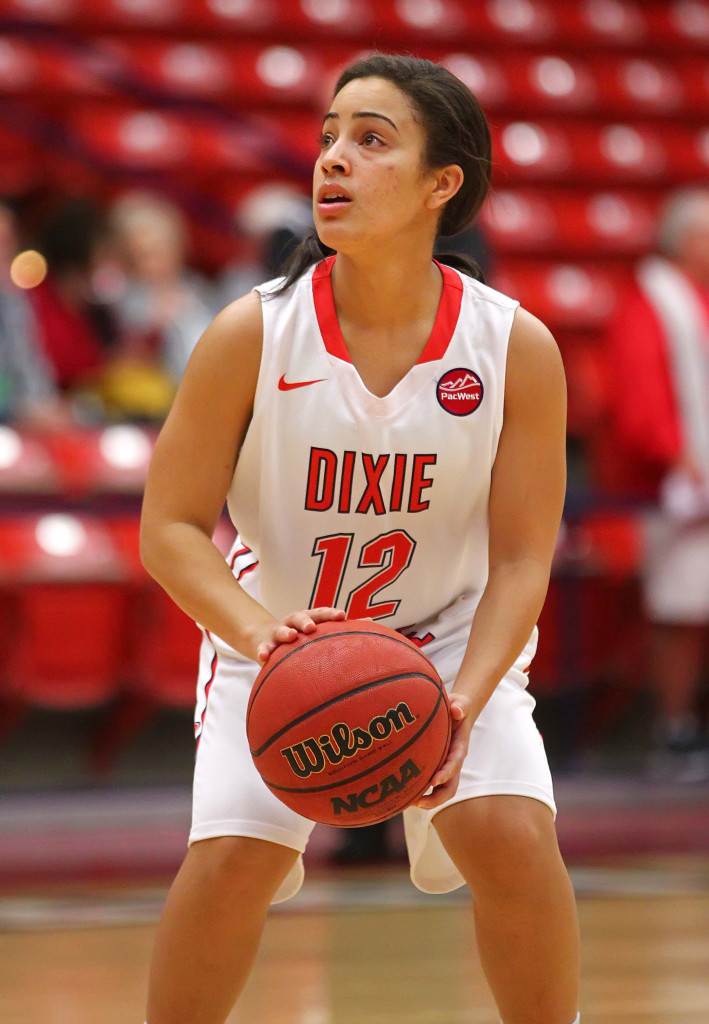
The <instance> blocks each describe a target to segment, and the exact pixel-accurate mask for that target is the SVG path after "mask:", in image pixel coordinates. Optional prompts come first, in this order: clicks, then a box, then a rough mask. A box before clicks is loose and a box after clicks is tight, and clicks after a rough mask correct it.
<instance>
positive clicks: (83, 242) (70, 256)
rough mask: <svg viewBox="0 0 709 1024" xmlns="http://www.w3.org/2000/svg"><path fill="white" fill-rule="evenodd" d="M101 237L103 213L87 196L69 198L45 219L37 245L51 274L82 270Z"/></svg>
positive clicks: (84, 268)
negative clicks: (83, 197) (85, 197)
mask: <svg viewBox="0 0 709 1024" xmlns="http://www.w3.org/2000/svg"><path fill="white" fill-rule="evenodd" d="M104 236H105V224H104V217H103V214H102V212H101V210H100V208H99V207H98V206H96V204H95V203H93V202H91V201H90V200H88V199H69V200H66V201H64V202H62V203H61V204H60V205H59V206H57V207H56V208H55V209H54V210H53V211H52V212H51V214H50V215H49V217H48V218H47V220H46V221H45V223H44V225H43V227H42V229H41V232H40V238H39V247H40V249H41V251H42V253H43V254H44V256H45V257H46V260H47V263H48V264H49V269H50V270H51V271H52V272H53V273H58V274H62V273H66V272H69V271H77V270H78V271H81V272H82V273H83V272H86V271H87V270H89V269H90V267H91V261H92V258H93V256H94V255H95V252H96V247H97V245H98V244H99V243H100V241H101V240H102V238H103V237H104Z"/></svg>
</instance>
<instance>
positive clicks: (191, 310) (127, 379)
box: [0, 189, 310, 429]
mask: <svg viewBox="0 0 709 1024" xmlns="http://www.w3.org/2000/svg"><path fill="white" fill-rule="evenodd" d="M309 226H310V213H309V202H308V200H307V199H306V198H304V197H302V196H300V195H299V194H298V193H296V192H295V191H289V190H287V189H281V190H279V189H276V190H270V191H269V190H266V191H265V192H264V194H263V195H262V196H260V197H255V198H254V202H253V204H252V205H251V207H250V208H249V210H248V211H247V212H246V213H245V215H244V218H243V224H242V225H241V228H242V234H243V241H244V245H243V247H242V249H243V253H244V256H243V257H242V259H241V260H240V261H239V262H238V263H235V264H234V265H230V266H227V267H225V268H224V270H223V272H222V273H221V274H220V275H219V276H218V277H217V278H216V279H212V278H207V277H206V276H204V275H202V274H200V273H198V272H197V271H195V270H194V269H192V268H191V267H190V264H189V232H188V226H187V224H186V221H185V218H184V217H183V215H182V213H181V212H180V210H179V209H178V208H177V206H175V205H174V204H173V203H172V202H170V201H169V200H168V199H166V198H165V197H163V196H161V195H158V194H152V193H149V192H145V191H135V192H129V193H126V194H124V195H122V196H121V197H120V198H118V199H117V200H116V201H115V202H114V203H113V205H112V206H111V207H110V208H108V209H105V208H102V207H100V206H98V205H97V204H95V203H93V202H90V201H88V200H84V199H70V200H66V201H62V202H57V203H56V204H54V205H53V206H52V207H51V208H50V209H49V210H48V211H47V212H46V214H45V216H44V217H42V218H41V219H40V222H39V224H38V225H37V226H36V227H34V229H33V230H32V232H29V231H28V230H27V229H26V227H25V225H24V224H23V223H22V217H21V216H19V215H18V213H17V211H14V210H13V209H12V208H11V207H10V206H9V205H7V204H0V421H4V422H11V423H15V424H17V425H20V426H23V425H24V426H26V427H37V426H39V427H42V428H43V429H51V428H52V426H58V427H61V426H65V425H67V424H68V423H72V422H74V423H77V424H78V425H93V424H96V423H101V422H106V421H111V420H133V421H138V422H148V423H149V422H154V423H159V422H160V421H161V420H163V419H164V417H165V416H166V414H167V412H168V410H169V408H170V404H171V402H172V398H173V396H174V393H175V388H176V386H177V384H178V382H179V380H180V378H181V376H182V373H183V371H184V369H185V366H186V364H187V361H188V359H189V357H190V354H191V352H192V349H193V348H194V346H195V344H196V342H197V341H198V339H199V337H200V335H201V334H202V332H203V331H204V329H205V328H206V327H207V325H208V324H209V322H210V321H211V319H212V318H213V317H214V316H215V314H216V313H217V312H218V311H219V310H220V309H222V308H223V307H224V306H225V305H227V304H228V303H229V302H231V301H232V300H234V299H236V298H238V297H239V296H240V295H243V294H245V293H246V292H248V291H249V290H250V289H251V288H252V287H253V286H254V284H256V283H258V282H259V281H263V280H266V279H268V278H270V277H273V276H275V275H276V273H277V272H278V267H279V265H280V263H281V262H282V259H283V257H284V256H285V254H286V253H287V251H288V249H289V247H290V246H291V245H292V244H293V243H294V241H296V240H297V238H298V236H299V234H300V233H302V232H303V231H305V230H307V229H308V227H309Z"/></svg>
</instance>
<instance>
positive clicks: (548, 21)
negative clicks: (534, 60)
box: [478, 0, 558, 45]
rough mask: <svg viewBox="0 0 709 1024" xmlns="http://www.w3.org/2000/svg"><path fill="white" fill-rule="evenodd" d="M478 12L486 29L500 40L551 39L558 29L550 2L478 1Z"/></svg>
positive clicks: (541, 40)
mask: <svg viewBox="0 0 709 1024" xmlns="http://www.w3.org/2000/svg"><path fill="white" fill-rule="evenodd" d="M478 16H479V17H480V19H481V20H482V21H483V25H484V27H485V29H486V30H487V32H488V33H492V34H493V35H494V36H497V37H498V38H499V40H500V41H501V42H502V41H504V42H506V43H512V44H516V43H519V42H523V43H524V44H525V45H526V44H529V43H530V42H531V43H541V42H545V41H547V40H549V39H553V38H554V37H555V36H556V34H557V32H558V19H557V15H556V12H555V10H554V7H553V5H552V4H549V3H544V2H537V0H491V2H490V3H487V4H485V5H484V6H483V5H481V10H480V11H479V15H478Z"/></svg>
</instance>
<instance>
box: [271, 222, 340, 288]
mask: <svg viewBox="0 0 709 1024" xmlns="http://www.w3.org/2000/svg"><path fill="white" fill-rule="evenodd" d="M334 255H335V250H334V249H330V247H329V246H327V245H323V243H322V242H321V241H320V239H319V238H318V236H317V234H316V233H315V232H314V231H311V232H310V234H309V235H306V236H305V238H303V239H302V241H300V242H299V243H298V245H297V246H296V247H295V249H294V250H293V252H292V253H291V254H290V256H289V257H288V260H287V261H286V264H285V266H284V268H283V281H282V282H281V284H279V286H278V288H276V290H275V291H273V292H271V293H270V294H271V296H272V297H273V298H275V297H276V296H277V295H282V294H283V293H284V292H287V291H288V289H289V288H290V286H291V285H293V284H295V282H296V281H297V280H298V278H299V277H302V276H303V274H304V273H305V271H306V270H307V269H308V268H309V267H312V265H313V264H314V263H320V261H321V260H324V259H325V258H326V257H327V256H334Z"/></svg>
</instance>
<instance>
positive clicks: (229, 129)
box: [0, 0, 709, 770]
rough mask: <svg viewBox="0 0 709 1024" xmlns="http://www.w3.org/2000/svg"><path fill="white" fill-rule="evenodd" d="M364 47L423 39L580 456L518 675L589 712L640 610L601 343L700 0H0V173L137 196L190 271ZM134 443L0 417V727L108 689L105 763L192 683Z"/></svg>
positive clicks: (11, 190)
mask: <svg viewBox="0 0 709 1024" xmlns="http://www.w3.org/2000/svg"><path fill="white" fill-rule="evenodd" d="M373 48H379V49H382V50H388V51H406V52H415V53H416V54H419V55H421V56H426V57H431V58H432V59H435V60H439V61H442V62H443V63H445V64H446V65H447V66H449V67H450V68H451V70H452V71H454V72H455V73H456V74H457V75H459V76H460V77H461V78H462V79H463V80H464V81H466V83H468V84H469V85H470V86H471V88H472V89H473V90H474V91H475V92H476V94H477V95H478V96H479V98H480V100H481V102H482V104H483V106H484V108H485V110H486V112H487V114H488V117H489V119H490V122H491V127H492V131H493V138H494V155H495V156H494V158H495V172H494V179H493V185H494V190H493V194H492V197H491V199H490V201H489V202H488V204H487V205H486V207H485V210H484V212H483V216H482V223H483V225H484V229H485V231H486V233H487V236H488V238H489V241H490V245H491V248H492V250H493V252H494V254H495V277H494V280H493V281H492V282H491V283H492V284H494V285H495V286H496V287H498V288H500V290H502V291H505V292H507V293H509V294H510V295H513V296H515V297H516V298H519V299H520V300H521V302H522V303H523V305H525V306H526V307H527V308H528V309H530V310H531V311H532V312H534V313H535V314H537V315H538V316H539V317H540V318H541V319H542V320H544V321H545V322H546V323H548V324H549V326H550V327H551V329H552V330H553V331H554V332H555V335H556V337H557V339H558V341H559V344H560V346H561V349H562V353H563V356H564V359H565V363H566V367H567V372H568V377H569V390H570V408H569V430H570V436H571V438H572V442H573V443H574V444H575V445H576V446H577V448H579V449H580V450H581V451H582V453H583V458H582V467H583V480H584V483H583V486H579V485H578V482H577V481H576V482H574V481H572V488H571V491H570V504H569V510H568V516H567V520H566V523H565V527H564V531H563V532H562V537H561V540H560V544H559V555H558V564H557V569H556V573H555V578H554V581H553V584H552V589H551V592H550V597H549V601H548V604H547V607H546V609H545V611H544V617H543V621H542V624H541V630H542V637H543V641H542V645H541V647H540V654H539V657H538V661H537V663H536V666H535V673H534V679H535V681H534V684H533V688H534V689H536V690H537V692H538V693H539V694H541V695H543V694H544V693H545V692H548V693H556V692H559V691H561V690H564V689H565V690H567V691H568V689H569V688H571V689H572V690H575V691H578V690H579V689H584V688H586V687H590V686H591V684H592V683H593V685H594V686H595V687H596V690H595V692H596V693H605V695H606V696H605V698H602V699H600V700H594V702H593V710H594V714H592V715H591V716H590V717H589V716H586V717H585V718H584V719H583V724H581V718H580V717H579V718H577V719H574V720H573V721H572V722H571V725H570V729H571V738H572V739H573V731H574V729H575V728H577V729H578V730H584V729H585V730H588V729H596V730H602V729H603V728H604V726H605V724H606V723H607V720H608V718H609V716H611V715H614V714H616V713H617V711H618V708H617V705H618V700H616V697H615V696H611V697H609V696H608V694H609V693H612V694H615V693H616V689H617V688H618V687H620V688H621V689H623V688H624V687H625V688H627V691H628V692H631V691H632V689H633V687H637V686H638V685H639V681H638V680H636V679H634V678H633V674H632V672H633V670H632V664H633V658H634V656H635V654H636V653H637V651H638V649H639V646H640V645H641V644H642V629H641V626H640V625H639V621H638V613H637V601H636V593H635V574H636V570H637V564H638V556H639V545H640V540H639V519H638V510H637V509H636V508H634V507H632V506H630V505H627V504H626V503H624V502H623V501H622V500H620V499H614V497H613V495H611V494H610V493H604V491H603V486H602V485H603V481H604V479H605V477H604V471H605V469H606V467H607V466H608V460H609V457H610V456H609V442H608V438H607V437H606V436H605V434H604V416H605V406H604V403H605V382H604V375H605V369H604V363H603V350H602V345H601V338H602V332H603V327H604V324H605V322H606V320H607V318H608V317H609V316H610V314H611V313H612V311H613V309H614V305H615V303H616V301H617V298H618V295H619V290H620V289H622V287H623V284H624V281H625V280H626V279H627V277H628V275H629V273H630V269H631V267H632V265H633V263H634V261H635V260H636V259H637V258H638V256H640V255H641V254H642V253H644V252H646V251H647V250H648V248H649V246H650V245H651V244H652V238H653V228H654V222H655V217H656V214H657V211H658V209H659V206H660V204H661V202H662V200H663V198H664V196H665V195H666V194H667V192H668V191H669V190H671V189H672V188H673V187H676V186H678V185H682V184H688V183H692V182H700V181H706V178H707V173H708V172H709V117H708V116H707V114H708V112H709V62H707V53H708V51H709V4H708V3H703V2H696V0H662V2H659V0H657V2H655V0H650V2H643V3H639V2H630V0H628V2H626V0H579V2H573V3H569V2H567V0H487V2H480V3H469V2H465V0H0V195H5V196H8V197H21V196H22V195H23V194H24V193H25V192H28V191H30V190H31V189H33V188H37V187H40V186H41V187H43V188H46V189H50V190H51V189H52V188H55V189H56V190H57V191H66V187H67V183H70V187H71V190H72V192H74V193H78V194H87V195H90V196H92V197H95V198H97V199H99V200H101V201H106V202H108V201H110V200H111V199H112V198H114V197H115V196H116V195H117V194H119V193H120V192H121V191H122V190H123V189H125V188H127V187H130V186H133V185H135V184H137V183H139V184H141V185H148V186H149V187H151V188H154V189H156V190H163V191H165V193H166V194H168V195H169V196H170V197H171V198H172V199H173V200H174V201H176V202H178V203H179V204H180V206H181V207H182V209H183V210H184V212H185V213H186V214H187V215H188V216H189V217H190V220H191V223H192V228H193V238H194V245H195V259H196V262H197V263H198V264H199V266H200V267H201V268H203V269H204V270H205V271H207V272H211V271H213V270H215V269H216V268H217V267H219V266H220V265H222V264H223V263H224V261H225V260H226V259H227V258H229V257H230V256H233V254H234V253H235V252H236V251H238V238H237V237H236V236H235V230H234V223H235V212H236V211H237V210H238V209H240V208H241V207H242V206H243V204H244V202H247V201H248V195H249V193H250V191H251V190H253V189H254V188H256V187H260V186H262V185H263V184H264V183H265V182H271V181H273V182H288V183H292V184H294V185H296V186H299V187H302V188H303V190H304V191H307V189H308V185H309V179H310V174H311V166H312V159H313V154H314V151H315V138H316V135H317V132H318V130H319V115H320V113H321V111H322V108H323V104H325V103H326V102H327V99H328V96H329V92H330V90H331V87H332V84H333V82H334V80H335V78H336V75H337V72H338V69H339V68H341V67H342V66H343V64H345V63H346V62H347V61H349V60H350V59H352V58H353V57H355V56H357V55H358V54H361V53H363V52H365V51H369V50H371V49H373ZM153 442H154V434H153V433H152V432H151V431H150V430H148V429H145V428H143V427H139V426H135V425H130V426H128V425H111V426H108V427H105V428H100V429H99V428H96V429H93V430H88V429H76V430H73V431H72V430H66V431H63V432H60V433H53V434H51V435H50V434H46V435H43V434H42V433H41V432H34V433H27V432H22V431H19V430H17V429H14V428H13V427H12V426H9V425H8V426H3V427H0V503H2V507H3V515H2V517H0V607H1V608H2V610H3V614H2V616H1V618H0V621H1V622H2V626H0V648H1V651H0V653H2V654H3V657H2V659H1V660H2V665H3V666H4V667H3V669H2V676H1V680H0V684H1V686H2V705H3V708H4V711H5V715H4V719H3V722H4V725H3V728H4V729H5V730H7V729H8V728H10V726H11V724H12V723H13V722H15V721H17V720H19V718H20V717H21V715H22V713H23V711H24V710H26V708H27V707H31V706H41V707H65V708H66V707H76V706H90V705H95V704H106V705H107V707H110V708H111V715H110V716H108V717H107V719H106V723H105V728H104V730H103V732H102V734H101V737H97V743H96V747H95V750H94V754H93V756H94V762H95V767H97V769H103V770H106V769H107V768H110V764H111V759H112V758H113V757H114V756H115V755H116V754H117V752H118V751H119V750H120V748H121V744H122V743H125V742H128V741H129V740H130V739H131V738H132V737H133V735H135V732H136V731H137V729H138V728H139V727H140V725H141V723H142V722H143V721H144V720H145V719H146V718H147V716H149V715H150V714H151V713H152V712H153V710H154V709H155V708H157V707H160V706H165V705H170V706H179V707H183V708H187V707H189V706H190V705H191V701H192V678H193V674H194V661H195V657H196V650H197V645H198V641H199V635H198V633H197V631H196V630H195V629H194V627H193V626H192V625H191V624H190V623H188V622H187V620H186V618H185V617H184V616H183V615H182V613H181V612H178V611H177V610H175V609H174V607H173V606H172V605H171V604H170V603H169V601H168V599H167V598H166V597H165V596H164V595H163V594H162V592H161V591H159V590H158V589H157V588H156V587H155V586H153V584H152V583H151V582H150V581H148V579H147V578H146V576H145V574H144V572H143V570H142V569H141V567H140V563H139V560H138V557H137V521H138V511H139V501H140V493H141V488H142V483H143V480H144V477H145V472H146V467H147V464H148V461H149V457H150V452H151V450H152V445H153ZM611 447H612V445H611ZM156 634H159V635H161V636H167V635H169V636H170V637H171V638H172V639H171V642H170V644H166V645H164V646H165V648H166V650H165V651H163V652H162V654H161V652H160V650H159V649H158V645H155V644H154V643H151V642H150V641H151V637H154V636H155V635H156ZM18 637H19V643H18ZM87 637H89V638H90V642H88V641H87V639H86V638H87ZM168 649H169V657H168ZM161 657H162V658H163V661H160V658H161ZM166 658H167V660H165V659H166ZM599 680H600V681H601V682H602V681H603V680H606V681H607V682H608V687H609V689H608V690H606V691H603V689H602V687H601V689H600V690H599V689H598V684H599ZM620 703H621V704H622V699H621V700H620ZM594 715H595V717H594ZM576 738H579V736H577V737H576ZM580 738H581V739H582V738H583V737H580Z"/></svg>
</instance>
